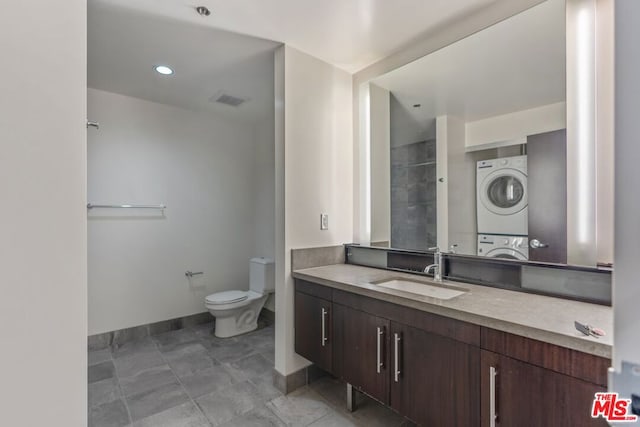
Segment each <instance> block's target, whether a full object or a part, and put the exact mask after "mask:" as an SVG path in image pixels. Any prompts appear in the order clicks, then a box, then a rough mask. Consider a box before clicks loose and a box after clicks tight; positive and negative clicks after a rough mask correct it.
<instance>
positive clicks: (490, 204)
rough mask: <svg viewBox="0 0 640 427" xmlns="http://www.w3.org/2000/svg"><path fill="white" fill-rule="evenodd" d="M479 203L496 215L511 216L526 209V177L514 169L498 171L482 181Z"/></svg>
mask: <svg viewBox="0 0 640 427" xmlns="http://www.w3.org/2000/svg"><path fill="white" fill-rule="evenodd" d="M479 196H480V201H481V203H482V204H483V205H484V207H485V208H486V209H488V210H489V211H491V212H493V213H494V214H497V215H513V214H515V213H518V212H520V211H521V210H523V209H524V208H526V207H527V176H526V175H525V174H524V173H522V172H520V171H519V170H516V169H498V170H496V171H494V172H492V173H490V174H489V175H487V176H486V178H485V179H484V180H483V181H482V185H481V187H480V191H479Z"/></svg>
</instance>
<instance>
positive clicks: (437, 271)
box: [424, 246, 442, 282]
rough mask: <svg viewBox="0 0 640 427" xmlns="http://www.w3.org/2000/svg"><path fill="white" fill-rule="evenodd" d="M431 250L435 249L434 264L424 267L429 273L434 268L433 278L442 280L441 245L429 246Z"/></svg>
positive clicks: (438, 280) (437, 280)
mask: <svg viewBox="0 0 640 427" xmlns="http://www.w3.org/2000/svg"><path fill="white" fill-rule="evenodd" d="M429 250H430V251H435V252H434V254H433V262H434V263H433V264H431V265H428V266H426V267H425V268H424V272H425V273H427V274H428V273H429V272H430V271H431V270H432V269H433V280H435V281H436V282H442V252H440V248H439V247H437V246H436V247H434V248H429Z"/></svg>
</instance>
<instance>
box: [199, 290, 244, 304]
mask: <svg viewBox="0 0 640 427" xmlns="http://www.w3.org/2000/svg"><path fill="white" fill-rule="evenodd" d="M248 297H249V295H248V294H247V292H246V291H224V292H216V293H215V294H211V295H209V296H207V298H206V301H207V304H230V303H232V302H240V301H244V300H246V299H247V298H248Z"/></svg>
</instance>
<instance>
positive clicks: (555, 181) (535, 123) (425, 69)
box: [368, 0, 595, 263]
mask: <svg viewBox="0 0 640 427" xmlns="http://www.w3.org/2000/svg"><path fill="white" fill-rule="evenodd" d="M565 39H566V31H565V2H564V0H548V1H546V2H544V3H542V4H540V5H538V6H536V7H534V8H531V9H529V10H527V11H525V12H523V13H521V14H519V15H516V16H514V17H512V18H510V19H507V20H505V21H503V22H500V23H498V24H496V25H494V26H492V27H489V28H487V29H485V30H483V31H480V32H478V33H476V34H474V35H472V36H470V37H467V38H465V39H463V40H460V41H458V42H456V43H454V44H452V45H450V46H447V47H445V48H443V49H441V50H439V51H436V52H434V53H432V54H430V55H427V56H425V57H423V58H421V59H419V60H416V61H414V62H412V63H410V64H408V65H406V66H404V67H401V68H399V69H396V70H394V71H392V72H390V73H387V74H385V75H382V76H379V77H377V78H375V79H373V80H371V81H370V82H369V85H368V90H369V97H368V99H369V117H370V135H369V137H370V144H371V146H370V150H371V151H370V155H371V242H372V244H373V245H377V246H390V247H394V248H402V249H416V250H428V249H429V248H433V247H436V246H438V247H439V248H440V249H441V250H442V251H447V252H455V253H458V254H466V255H477V256H484V257H498V258H508V259H518V260H531V261H540V262H553V263H566V262H567V179H566V177H567V167H566V164H567V149H566V146H567V138H566V103H565V97H566V87H565V86H566V83H565V80H566V72H565V64H566V54H565V50H566V47H565V46H566V41H565ZM594 173H595V171H594Z"/></svg>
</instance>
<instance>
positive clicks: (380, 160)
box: [369, 84, 391, 243]
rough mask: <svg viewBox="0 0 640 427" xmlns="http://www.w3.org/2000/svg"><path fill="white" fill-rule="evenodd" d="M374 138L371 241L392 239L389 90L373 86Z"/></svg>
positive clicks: (372, 149)
mask: <svg viewBox="0 0 640 427" xmlns="http://www.w3.org/2000/svg"><path fill="white" fill-rule="evenodd" d="M369 100H370V104H371V109H370V114H371V120H370V126H371V131H370V134H369V135H370V139H371V142H370V143H371V171H375V173H372V174H371V242H387V243H388V242H390V240H391V141H390V139H391V130H390V125H391V112H390V108H391V104H390V99H389V91H388V90H386V89H383V88H381V87H379V86H376V85H374V84H371V85H370V86H369Z"/></svg>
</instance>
